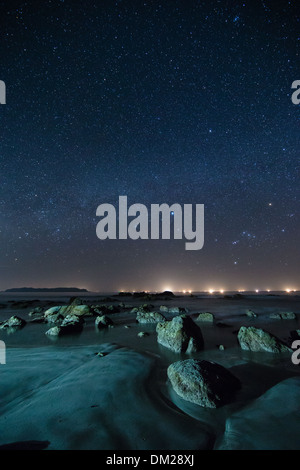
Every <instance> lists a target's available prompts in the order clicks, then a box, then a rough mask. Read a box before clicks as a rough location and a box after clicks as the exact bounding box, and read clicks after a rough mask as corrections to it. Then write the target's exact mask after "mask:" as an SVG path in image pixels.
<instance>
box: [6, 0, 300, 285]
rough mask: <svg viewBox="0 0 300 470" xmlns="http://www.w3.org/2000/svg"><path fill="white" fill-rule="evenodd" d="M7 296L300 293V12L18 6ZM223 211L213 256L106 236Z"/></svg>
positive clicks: (246, 7)
mask: <svg viewBox="0 0 300 470" xmlns="http://www.w3.org/2000/svg"><path fill="white" fill-rule="evenodd" d="M0 5H1V9H2V13H1V19H0V21H1V28H0V31H1V32H0V35H1V41H0V54H1V64H0V79H1V80H3V81H4V82H5V84H6V91H7V104H6V105H1V106H0V123H1V131H0V132H1V139H0V165H1V186H0V207H1V215H0V231H1V233H0V235H1V250H0V278H1V283H0V289H6V288H9V287H18V286H23V285H33V286H35V287H43V286H48V287H51V286H68V285H69V286H71V285H77V286H78V287H85V288H88V289H90V290H101V291H111V290H120V289H125V290H141V289H144V290H162V289H167V288H168V289H171V290H183V289H192V290H202V289H209V288H212V289H287V288H291V289H299V288H300V284H299V262H300V257H299V244H298V243H299V242H298V239H299V236H298V234H299V229H300V227H299V214H298V207H299V148H300V146H299V144H300V127H299V122H300V121H299V110H300V106H297V105H294V104H293V103H292V101H291V95H292V90H291V84H292V82H293V81H294V80H297V79H298V80H300V72H299V45H300V16H299V5H298V2H297V1H296V0H295V1H281V2H280V1H276V2H274V1H271V0H265V1H263V0H259V1H256V0H251V1H250V0H244V1H235V2H229V1H225V0H219V1H216V0H214V1H188V2H187V1H183V0H182V1H179V0H172V1H161V2H159V1H130V2H126V1H112V0H110V1H101V2H100V1H97V2H96V1H90V0H88V1H86V2H76V1H71V0H65V1H64V0H52V1H44V2H41V3H40V4H39V6H37V2H34V1H30V0H29V1H19V2H18V1H12V2H6V1H2V2H0ZM120 195H123V196H127V197H128V203H129V204H133V203H141V204H145V205H146V206H149V205H150V204H155V203H156V204H157V203H167V204H173V203H175V202H177V203H180V204H204V205H205V242H204V247H203V249H202V250H199V251H186V250H185V249H184V241H183V240H170V241H167V240H156V241H154V240H137V241H132V240H106V241H100V240H99V239H98V238H97V236H96V225H97V217H96V209H97V206H98V205H99V204H102V203H111V204H114V205H116V206H117V204H118V198H119V196H120Z"/></svg>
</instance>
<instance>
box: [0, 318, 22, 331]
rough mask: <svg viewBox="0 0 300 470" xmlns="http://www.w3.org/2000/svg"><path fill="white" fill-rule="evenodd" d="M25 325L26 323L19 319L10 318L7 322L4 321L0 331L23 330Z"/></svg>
mask: <svg viewBox="0 0 300 470" xmlns="http://www.w3.org/2000/svg"><path fill="white" fill-rule="evenodd" d="M25 325H26V321H25V320H23V319H22V318H20V317H17V316H15V315H14V316H12V317H10V318H9V319H8V320H6V321H4V322H3V323H2V324H1V325H0V328H1V329H5V328H23V326H25Z"/></svg>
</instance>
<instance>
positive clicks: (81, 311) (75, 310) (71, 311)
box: [59, 304, 93, 317]
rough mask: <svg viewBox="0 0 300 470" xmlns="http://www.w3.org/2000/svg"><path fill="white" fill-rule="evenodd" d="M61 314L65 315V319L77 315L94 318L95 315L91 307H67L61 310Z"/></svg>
mask: <svg viewBox="0 0 300 470" xmlns="http://www.w3.org/2000/svg"><path fill="white" fill-rule="evenodd" d="M59 313H61V314H62V315H64V316H65V317H66V316H67V315H76V316H78V317H81V316H92V315H93V310H92V309H91V307H90V306H89V305H73V304H71V305H67V306H64V307H62V308H61V309H60V310H59Z"/></svg>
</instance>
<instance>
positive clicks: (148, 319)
mask: <svg viewBox="0 0 300 470" xmlns="http://www.w3.org/2000/svg"><path fill="white" fill-rule="evenodd" d="M136 321H137V322H138V323H158V322H164V321H166V318H165V317H164V316H163V315H162V314H161V313H159V312H144V311H140V310H139V311H138V312H137V315H136Z"/></svg>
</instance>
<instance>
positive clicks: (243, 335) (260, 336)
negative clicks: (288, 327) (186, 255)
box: [237, 326, 292, 353]
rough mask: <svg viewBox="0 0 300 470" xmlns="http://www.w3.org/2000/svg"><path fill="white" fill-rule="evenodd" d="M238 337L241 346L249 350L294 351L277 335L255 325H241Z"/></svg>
mask: <svg viewBox="0 0 300 470" xmlns="http://www.w3.org/2000/svg"><path fill="white" fill-rule="evenodd" d="M237 337H238V341H239V343H240V346H241V348H242V349H244V350H247V351H254V352H259V351H261V352H271V353H282V352H292V350H291V349H290V348H289V347H288V346H287V345H286V344H284V343H283V342H282V341H280V339H278V338H277V337H276V336H274V335H272V334H271V333H268V332H267V331H265V330H262V329H261V328H255V327H254V326H249V327H246V326H241V328H240V329H239V332H238V336H237Z"/></svg>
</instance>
